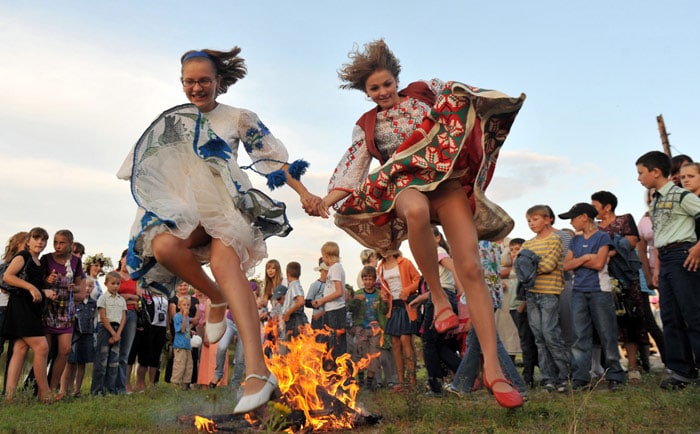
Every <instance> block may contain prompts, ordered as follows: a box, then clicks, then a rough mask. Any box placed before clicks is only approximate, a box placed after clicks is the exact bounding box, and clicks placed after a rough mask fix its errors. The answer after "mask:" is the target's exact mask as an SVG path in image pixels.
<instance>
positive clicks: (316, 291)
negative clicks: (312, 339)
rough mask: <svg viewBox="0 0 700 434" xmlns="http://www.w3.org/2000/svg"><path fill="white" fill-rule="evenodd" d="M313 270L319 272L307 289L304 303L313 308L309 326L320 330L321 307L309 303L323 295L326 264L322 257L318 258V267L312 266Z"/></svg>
mask: <svg viewBox="0 0 700 434" xmlns="http://www.w3.org/2000/svg"><path fill="white" fill-rule="evenodd" d="M314 271H318V272H319V277H318V279H317V280H314V282H313V283H312V284H311V285H310V286H309V291H308V292H307V293H306V301H305V305H306V307H308V308H309V309H313V312H312V313H311V328H312V329H314V330H321V329H323V313H324V310H323V307H319V308H314V307H313V305H312V304H311V303H312V302H313V301H314V300H317V299H319V298H321V297H323V289H324V287H325V286H326V279H327V278H328V265H326V264H325V263H324V262H323V258H318V267H316V268H314Z"/></svg>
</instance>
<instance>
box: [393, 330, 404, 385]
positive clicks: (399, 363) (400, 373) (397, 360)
mask: <svg viewBox="0 0 700 434" xmlns="http://www.w3.org/2000/svg"><path fill="white" fill-rule="evenodd" d="M391 352H392V354H393V355H394V364H396V376H397V377H398V380H399V386H402V385H403V384H404V382H405V381H406V377H405V376H404V367H403V351H402V350H401V336H392V337H391Z"/></svg>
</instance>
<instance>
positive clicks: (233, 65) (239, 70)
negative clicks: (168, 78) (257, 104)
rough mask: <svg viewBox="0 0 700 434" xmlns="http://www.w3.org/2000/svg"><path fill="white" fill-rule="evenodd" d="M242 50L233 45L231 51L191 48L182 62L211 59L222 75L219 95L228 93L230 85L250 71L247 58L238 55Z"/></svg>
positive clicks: (220, 75) (217, 72)
mask: <svg viewBox="0 0 700 434" xmlns="http://www.w3.org/2000/svg"><path fill="white" fill-rule="evenodd" d="M240 52H241V49H240V47H233V48H232V49H230V50H229V51H218V50H210V49H208V48H205V49H203V50H190V51H188V52H186V53H185V54H183V55H182V57H180V64H181V65H182V66H184V65H185V63H187V62H189V61H191V60H193V59H207V60H209V61H210V62H211V63H212V65H214V70H215V71H216V75H218V76H219V77H221V79H220V80H219V87H218V88H217V89H216V95H217V96H219V95H221V94H224V93H226V91H228V88H229V86H231V85H232V84H234V83H236V82H237V81H238V80H240V79H242V78H243V77H245V75H246V73H247V72H248V68H246V66H245V59H243V58H242V57H238V55H239V54H240Z"/></svg>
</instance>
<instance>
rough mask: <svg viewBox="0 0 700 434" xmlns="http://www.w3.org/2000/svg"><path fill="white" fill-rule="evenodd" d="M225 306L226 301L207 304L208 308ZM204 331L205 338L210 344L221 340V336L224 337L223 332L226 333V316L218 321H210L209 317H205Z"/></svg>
mask: <svg viewBox="0 0 700 434" xmlns="http://www.w3.org/2000/svg"><path fill="white" fill-rule="evenodd" d="M224 306H226V303H225V302H224V303H217V304H211V305H209V309H210V310H211V308H214V307H224ZM204 333H206V335H207V340H208V341H209V343H210V344H215V343H217V342H219V341H220V340H221V338H222V337H224V333H226V318H224V319H222V320H221V321H219V322H210V321H209V319H208V318H207V322H206V324H204Z"/></svg>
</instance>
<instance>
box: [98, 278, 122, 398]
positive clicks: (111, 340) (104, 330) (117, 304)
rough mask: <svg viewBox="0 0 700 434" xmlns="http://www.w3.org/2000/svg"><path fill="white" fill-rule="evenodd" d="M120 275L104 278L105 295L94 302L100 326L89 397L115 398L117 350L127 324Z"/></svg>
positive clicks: (117, 365) (117, 366)
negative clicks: (120, 288) (110, 395)
mask: <svg viewBox="0 0 700 434" xmlns="http://www.w3.org/2000/svg"><path fill="white" fill-rule="evenodd" d="M121 281H122V276H121V274H119V273H117V272H116V271H110V272H109V273H107V276H105V286H106V287H107V292H105V293H104V294H102V295H101V296H100V298H99V299H98V300H97V312H98V314H99V317H100V323H99V324H98V325H97V344H96V346H95V348H96V351H95V363H94V365H93V368H92V385H91V387H90V393H92V394H93V395H100V394H102V395H104V394H106V393H111V394H114V395H116V393H117V387H116V380H117V375H118V370H119V346H120V341H121V335H122V330H123V329H124V325H125V324H126V301H124V298H123V297H122V296H121V295H119V292H118V291H119V284H120V283H121Z"/></svg>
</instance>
